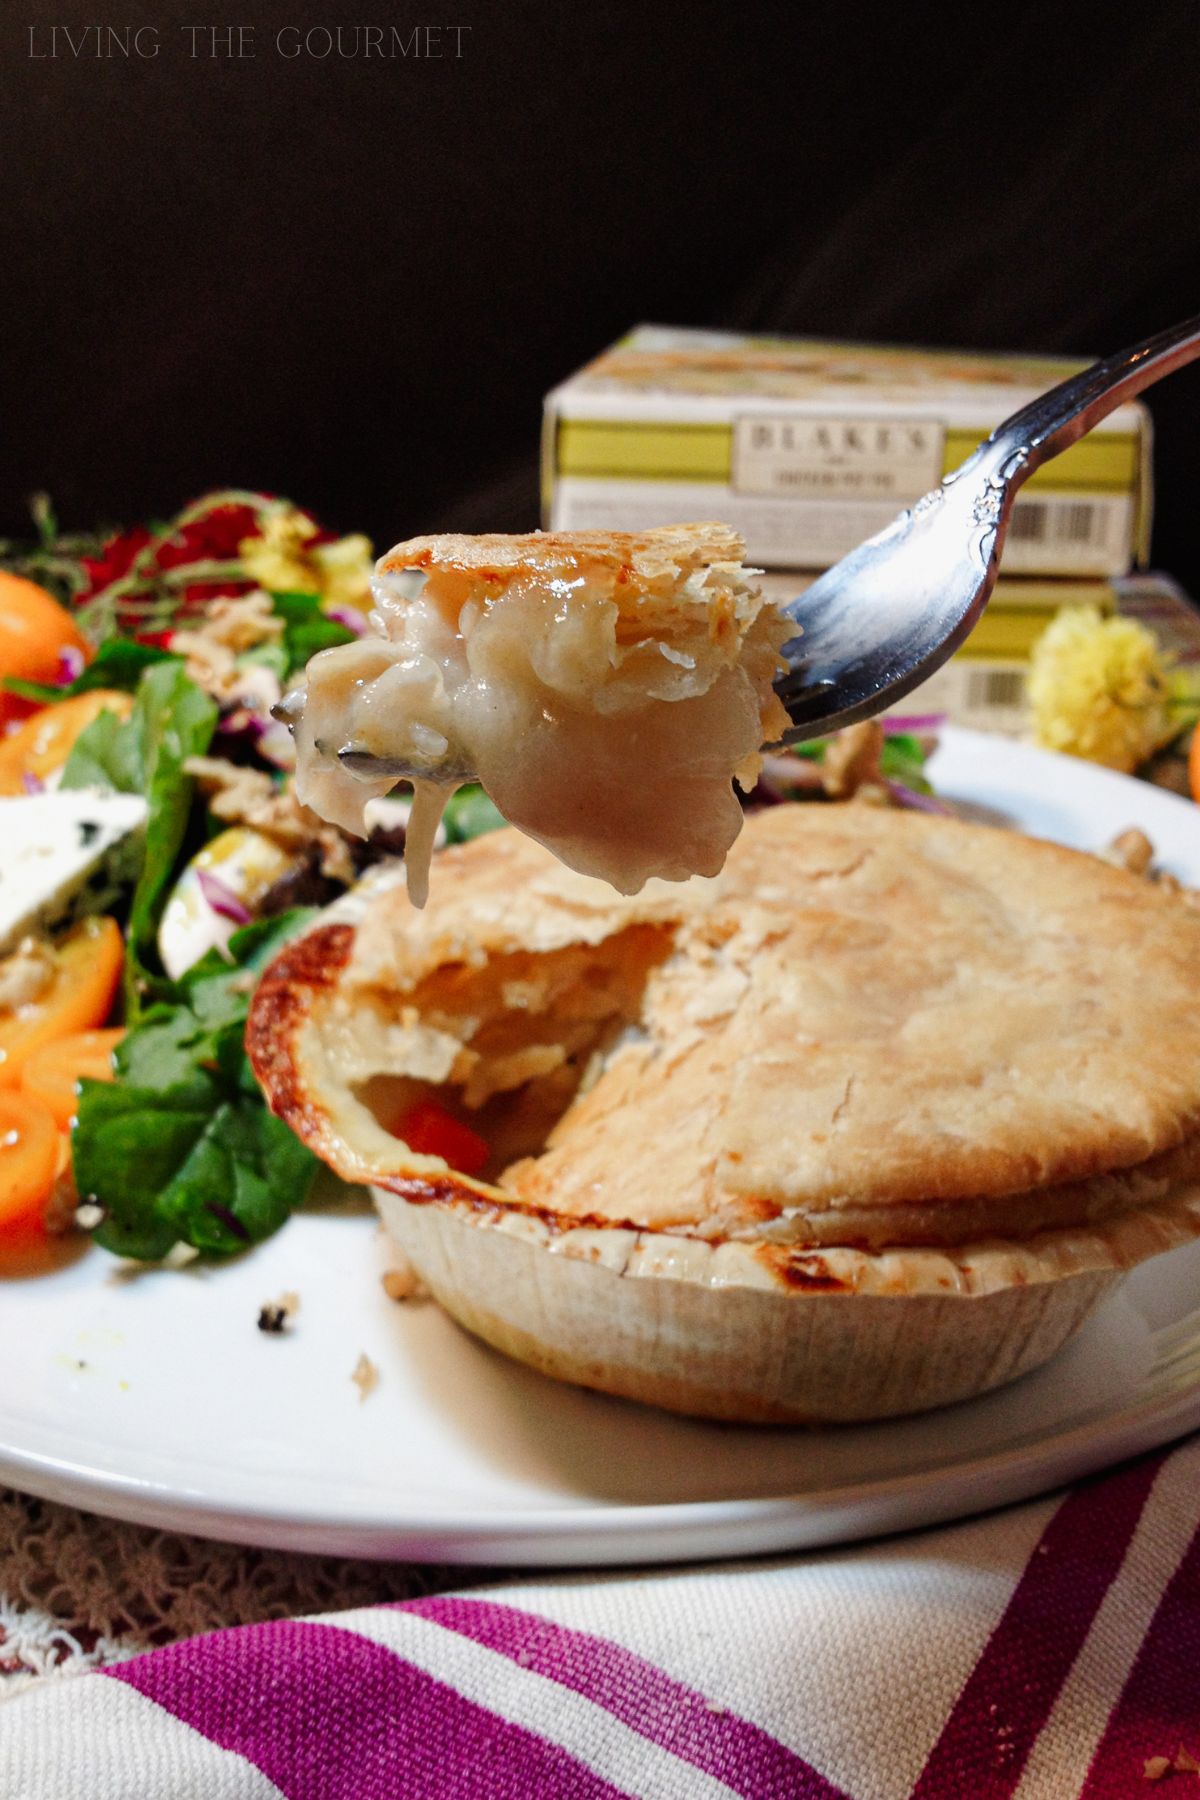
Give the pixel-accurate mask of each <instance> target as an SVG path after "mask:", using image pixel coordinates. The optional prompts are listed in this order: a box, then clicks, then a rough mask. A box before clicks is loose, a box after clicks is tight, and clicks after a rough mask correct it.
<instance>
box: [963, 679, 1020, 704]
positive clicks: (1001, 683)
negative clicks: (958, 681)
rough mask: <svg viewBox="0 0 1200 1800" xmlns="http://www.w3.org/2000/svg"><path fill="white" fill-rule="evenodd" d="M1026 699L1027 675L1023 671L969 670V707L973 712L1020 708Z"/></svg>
mask: <svg viewBox="0 0 1200 1800" xmlns="http://www.w3.org/2000/svg"><path fill="white" fill-rule="evenodd" d="M1024 699H1025V674H1024V671H1023V670H1022V669H968V670H967V706H968V708H969V709H970V710H971V711H972V712H975V711H985V712H986V711H989V710H991V709H994V708H997V707H1002V708H1005V709H1008V708H1011V707H1014V706H1020V705H1022V704H1023V702H1024Z"/></svg>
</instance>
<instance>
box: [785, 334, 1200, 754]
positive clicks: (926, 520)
mask: <svg viewBox="0 0 1200 1800" xmlns="http://www.w3.org/2000/svg"><path fill="white" fill-rule="evenodd" d="M1196 356H1200V317H1196V318H1194V319H1188V320H1186V321H1185V322H1184V323H1183V324H1182V325H1176V326H1175V327H1174V328H1173V329H1171V330H1170V331H1161V332H1159V333H1158V335H1157V336H1156V337H1151V338H1147V339H1146V340H1145V342H1144V343H1141V344H1135V345H1134V346H1133V348H1132V349H1130V350H1123V351H1121V353H1120V354H1119V355H1117V356H1110V357H1107V358H1106V359H1105V360H1104V361H1103V362H1098V363H1094V364H1093V365H1092V367H1091V368H1090V369H1084V370H1083V372H1082V373H1081V374H1079V375H1072V376H1071V377H1070V378H1069V379H1068V380H1067V381H1063V382H1060V383H1059V385H1058V386H1057V387H1053V388H1051V389H1050V390H1049V392H1047V393H1045V394H1042V395H1040V396H1039V397H1038V399H1036V400H1032V401H1030V403H1029V405H1028V406H1023V407H1022V408H1021V410H1020V412H1016V413H1014V414H1013V416H1012V418H1011V419H1006V420H1005V421H1004V423H1003V424H1002V425H998V426H997V427H996V429H995V431H993V433H992V435H991V436H990V437H989V438H988V439H987V440H986V441H985V442H984V443H982V444H980V446H979V448H978V450H975V451H973V452H972V453H971V455H970V456H969V457H968V458H967V460H966V462H965V463H963V465H962V467H961V468H959V469H956V470H955V472H954V474H953V475H947V477H946V479H945V481H944V482H943V483H942V485H941V487H938V488H934V490H933V492H932V493H931V494H926V495H925V497H924V499H923V500H918V501H917V503H916V505H915V506H912V507H910V508H909V509H908V511H906V512H902V513H901V514H900V516H899V518H897V519H893V520H892V523H891V524H890V525H888V526H886V527H885V528H884V530H883V531H880V532H877V533H876V535H875V536H874V537H872V538H868V539H867V541H866V543H865V544H860V545H859V546H858V548H857V550H852V551H851V552H850V554H849V555H848V556H844V557H843V558H842V560H841V562H839V563H835V564H834V566H833V568H832V569H829V570H827V571H826V573H825V574H824V575H822V576H820V577H819V578H818V580H816V581H815V582H814V583H813V585H812V586H811V587H810V588H808V589H807V590H806V592H805V593H803V594H802V595H801V596H800V598H799V599H798V600H794V601H793V602H792V603H791V605H790V606H789V607H788V608H787V612H788V614H789V615H790V616H791V617H792V618H794V619H795V621H796V624H797V625H798V626H799V627H800V633H801V635H799V636H797V637H795V638H793V639H792V640H791V641H790V643H787V644H785V645H784V649H783V653H784V656H785V657H786V658H787V662H788V670H787V673H786V674H785V675H782V676H780V678H779V680H778V681H777V682H776V684H775V687H776V692H777V693H778V694H779V697H780V699H781V700H782V701H783V704H784V706H785V707H786V708H787V710H788V714H789V716H790V718H791V721H792V728H791V730H790V731H787V732H785V734H784V739H783V741H784V742H785V743H788V744H797V743H801V742H802V741H803V740H804V739H805V738H811V737H820V736H823V735H824V734H825V733H826V732H828V731H836V730H837V729H838V727H839V726H842V725H852V724H853V723H854V721H855V720H856V719H866V718H870V716H871V715H872V714H873V713H878V712H882V711H883V709H884V707H885V706H890V705H891V704H892V703H893V701H896V700H899V699H902V698H903V696H904V695H905V694H907V693H908V692H909V691H910V690H911V689H912V688H914V687H916V686H917V685H918V684H919V683H920V682H922V681H924V680H925V679H926V678H927V677H928V676H929V675H931V674H932V673H933V671H934V670H935V669H936V668H938V667H939V666H940V665H941V664H942V663H944V662H945V661H946V659H947V658H948V657H950V656H951V655H953V653H954V651H955V650H957V649H958V646H959V645H960V644H961V643H962V641H963V639H964V638H965V637H966V636H967V634H968V633H969V632H970V631H971V629H972V627H973V626H974V625H976V624H977V623H978V621H979V617H980V614H981V613H982V612H983V609H984V607H985V606H986V605H987V601H988V596H989V595H990V593H991V591H992V587H993V585H994V583H995V580H996V570H997V567H998V565H999V561H1000V552H1001V549H1002V548H1003V545H1004V534H1005V532H1006V530H1007V528H1008V521H1009V518H1010V516H1011V514H1012V509H1013V501H1014V500H1015V499H1016V495H1017V490H1018V488H1019V487H1020V486H1021V484H1022V482H1024V481H1027V480H1028V478H1029V476H1030V475H1032V474H1033V471H1034V470H1035V469H1037V468H1040V467H1041V465H1042V464H1043V463H1044V462H1048V461H1049V460H1050V458H1051V457H1052V456H1057V455H1058V454H1059V452H1060V451H1062V450H1065V449H1067V447H1068V446H1069V445H1070V444H1073V443H1075V441H1076V439H1077V438H1081V437H1082V436H1083V435H1084V433H1085V432H1086V431H1089V430H1090V429H1091V427H1092V426H1093V425H1094V424H1096V422H1097V420H1099V419H1103V418H1105V417H1106V415H1107V414H1108V413H1110V412H1113V411H1114V410H1115V409H1116V407H1118V406H1119V405H1120V404H1121V402H1122V401H1123V400H1129V399H1132V398H1133V396H1134V395H1135V394H1140V393H1141V391H1142V389H1143V388H1146V387H1149V386H1150V385H1151V383H1152V382H1155V381H1160V380H1161V379H1162V377H1163V376H1164V375H1169V374H1170V373H1171V371H1172V370H1173V369H1178V368H1181V367H1182V365H1183V364H1184V363H1188V362H1191V361H1192V359H1193V358H1194V357H1196Z"/></svg>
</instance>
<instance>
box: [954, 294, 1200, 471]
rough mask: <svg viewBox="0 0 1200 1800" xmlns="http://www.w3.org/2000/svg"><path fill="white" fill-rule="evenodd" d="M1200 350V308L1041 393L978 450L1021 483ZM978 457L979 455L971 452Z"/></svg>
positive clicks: (981, 457) (997, 429)
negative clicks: (1119, 407)
mask: <svg viewBox="0 0 1200 1800" xmlns="http://www.w3.org/2000/svg"><path fill="white" fill-rule="evenodd" d="M1197 356H1200V314H1198V315H1197V316H1196V317H1194V318H1191V319H1185V320H1184V322H1183V323H1182V324H1181V325H1174V326H1172V327H1171V328H1170V329H1169V330H1167V331H1159V332H1156V333H1155V335H1154V336H1153V337H1149V338H1146V339H1145V340H1144V342H1142V343H1140V344H1134V345H1133V346H1132V347H1131V348H1130V349H1128V350H1121V351H1118V353H1117V354H1116V355H1115V356H1106V357H1105V358H1104V359H1103V361H1102V362H1098V363H1093V364H1092V366H1091V367H1090V368H1088V369H1083V370H1082V371H1081V372H1080V373H1079V374H1078V375H1071V376H1069V377H1068V379H1067V380H1066V381H1062V382H1060V383H1059V384H1058V386H1057V387H1053V388H1051V389H1050V390H1049V391H1048V392H1047V393H1045V394H1040V395H1039V396H1038V398H1037V399H1036V400H1031V401H1030V403H1029V405H1028V406H1023V407H1022V408H1021V410H1020V412H1016V413H1014V414H1013V415H1012V417H1011V418H1010V419H1005V420H1004V422H1003V424H1001V425H997V427H996V429H995V431H993V432H992V435H991V436H990V437H989V438H988V440H987V442H986V443H985V444H981V445H980V447H979V450H978V451H977V452H976V456H978V457H979V458H980V459H981V460H982V461H986V462H988V463H990V464H991V465H992V466H993V467H994V466H995V465H996V463H997V462H1000V463H1001V464H1002V479H1003V480H1004V481H1006V482H1009V483H1011V484H1012V486H1013V487H1017V486H1019V485H1020V483H1021V482H1023V481H1024V480H1025V479H1026V478H1027V477H1028V476H1030V475H1032V474H1033V471H1034V470H1035V469H1036V468H1038V467H1039V466H1040V465H1041V464H1042V463H1044V462H1048V461H1049V459H1050V458H1051V457H1052V456H1057V455H1058V454H1059V452H1060V451H1061V450H1065V449H1066V448H1067V446H1068V445H1069V444H1073V443H1074V442H1075V441H1076V439H1077V438H1081V437H1082V436H1083V435H1084V433H1085V432H1087V431H1090V430H1091V428H1092V426H1093V425H1095V424H1096V423H1097V421H1098V420H1100V419H1103V418H1106V417H1107V416H1108V414H1109V413H1110V412H1114V411H1115V410H1116V408H1117V407H1118V406H1120V405H1121V403H1122V402H1123V401H1125V400H1132V399H1133V397H1134V395H1135V394H1140V393H1141V391H1142V389H1143V388H1147V387H1150V386H1151V384H1152V383H1153V382H1156V381H1161V379H1162V377H1163V376H1164V375H1169V374H1171V372H1172V370H1174V369H1180V368H1182V367H1183V365H1184V364H1185V363H1189V362H1192V361H1193V360H1194V359H1195V358H1196V357H1197ZM971 461H974V458H971Z"/></svg>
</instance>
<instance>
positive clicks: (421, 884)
mask: <svg viewBox="0 0 1200 1800" xmlns="http://www.w3.org/2000/svg"><path fill="white" fill-rule="evenodd" d="M684 530H685V528H678V531H679V532H680V533H682V532H683V531H684ZM649 536H650V537H653V536H654V534H649ZM521 541H522V543H526V544H528V545H530V546H532V548H531V549H530V551H529V554H528V557H527V559H526V560H525V561H523V562H518V563H517V564H516V565H515V566H504V567H500V568H495V569H491V568H480V567H462V566H452V565H450V564H444V565H437V564H435V565H434V566H433V567H431V568H429V569H427V570H426V569H405V568H402V567H392V566H391V564H392V562H393V561H394V559H395V557H396V556H397V552H393V553H392V558H390V559H385V561H386V562H387V564H388V566H387V567H383V566H382V565H381V572H380V574H379V575H378V577H377V580H376V583H375V587H374V595H375V603H376V604H375V611H374V612H373V613H372V615H371V618H372V625H373V627H374V629H375V632H376V634H377V635H375V636H372V637H367V638H362V639H360V640H358V641H357V642H355V643H353V644H348V645H345V646H342V647H339V648H337V649H332V650H325V651H322V652H321V653H320V654H319V655H317V656H315V657H313V659H312V661H311V662H310V663H309V665H308V669H307V673H306V683H305V688H304V691H303V694H302V695H301V694H299V693H298V694H297V695H296V696H295V697H293V699H292V701H291V703H290V716H291V718H292V720H293V723H294V730H295V737H296V747H297V773H296V790H297V793H298V795H299V797H300V799H301V800H302V801H303V802H304V803H305V804H306V805H308V806H310V807H312V809H313V810H314V811H315V812H317V813H319V814H320V815H321V816H322V817H323V818H326V819H329V820H331V821H332V822H333V823H335V824H337V825H340V826H342V827H343V828H344V829H346V830H348V831H351V832H356V833H360V834H361V833H362V831H363V808H364V806H365V804H366V803H367V801H368V800H370V799H372V798H375V797H376V796H379V795H382V794H385V793H388V792H389V791H390V790H391V789H392V788H393V787H394V785H395V784H396V781H397V779H400V778H402V779H405V780H409V781H411V782H412V784H413V789H414V796H415V799H414V807H413V812H412V817H411V819H410V822H409V827H408V842H407V846H406V863H407V880H408V888H409V896H410V898H411V899H412V901H413V902H414V904H415V905H418V906H420V905H422V904H423V903H424V900H425V897H426V893H427V889H428V871H429V856H430V852H431V850H432V846H433V839H434V833H435V832H436V829H437V824H438V820H439V818H440V816H441V812H442V809H443V807H444V806H445V803H446V800H447V799H448V797H449V796H450V794H451V793H453V791H454V789H455V787H457V786H459V785H460V784H461V783H463V782H464V781H468V780H478V781H479V782H481V783H482V785H483V786H484V788H485V789H486V790H487V792H488V794H489V795H490V796H491V798H492V800H493V801H494V802H495V804H496V806H497V807H498V808H499V810H500V811H501V812H502V813H503V814H504V816H505V818H507V819H509V820H510V821H511V822H512V823H513V824H514V825H516V826H518V827H519V828H520V829H521V830H522V831H524V832H526V833H528V834H529V835H530V836H531V837H534V838H536V839H538V840H539V841H540V842H541V843H543V844H545V845H546V846H547V848H549V849H550V850H552V851H553V852H554V854H555V855H556V856H557V857H559V858H560V859H561V861H563V862H564V863H566V864H568V865H569V866H570V867H571V868H574V869H578V870H580V871H581V872H582V873H584V874H588V875H596V876H599V877H600V878H601V879H603V880H605V881H607V882H609V883H610V884H611V885H612V886H613V887H614V888H616V889H617V890H618V891H619V892H621V893H625V894H633V893H636V892H638V890H639V889H640V888H641V887H642V886H643V885H644V883H645V882H646V881H647V880H648V879H650V878H651V877H652V876H658V877H661V878H664V879H666V880H670V881H680V880H684V879H686V877H688V876H689V875H694V874H702V875H714V874H716V873H717V871H718V870H719V869H720V868H721V866H722V864H723V862H724V860H725V856H726V853H727V851H728V849H729V847H730V845H731V844H732V843H733V840H734V838H735V837H736V836H737V834H738V832H739V830H740V829H741V808H740V806H739V804H738V800H737V796H736V794H735V793H734V790H733V782H734V780H735V779H736V781H737V782H738V783H739V784H740V785H741V786H742V787H743V788H747V787H750V786H752V785H753V783H754V780H755V779H756V777H757V773H758V769H759V766H760V757H759V752H760V749H761V746H762V745H763V744H764V743H769V742H773V741H776V740H778V738H779V737H780V736H781V735H782V733H783V732H784V730H786V728H787V725H788V720H787V716H786V714H785V713H784V711H783V708H782V706H781V704H780V702H779V700H778V698H777V697H776V695H775V693H774V690H773V683H774V680H775V678H776V676H777V674H778V673H779V670H780V667H781V660H780V647H781V645H782V643H783V642H784V641H785V640H786V639H787V638H788V637H789V636H791V635H793V634H794V631H795V627H794V626H793V625H792V624H791V622H790V621H789V620H788V619H787V618H786V617H785V616H784V615H783V614H781V613H780V612H779V611H778V610H777V609H776V608H775V607H774V606H773V605H770V604H768V603H767V602H765V601H764V600H763V598H762V596H761V595H760V594H759V593H758V591H757V589H756V588H755V587H754V586H753V584H752V582H751V581H750V579H749V577H748V575H747V573H746V571H745V570H743V569H742V568H741V566H740V564H739V563H737V562H736V561H710V562H707V563H705V564H704V565H703V566H701V567H699V568H696V567H691V568H688V567H686V566H684V565H683V564H682V563H681V564H679V565H670V564H668V565H667V566H666V567H665V569H664V567H663V566H661V564H659V565H656V566H655V568H654V569H653V570H652V571H651V572H649V573H646V574H639V573H638V572H637V565H636V559H635V558H634V559H631V560H626V561H622V560H621V558H620V557H619V556H618V555H616V554H613V553H609V554H607V555H605V554H603V553H602V552H601V551H599V550H596V549H595V548H594V547H592V548H591V549H582V548H581V549H580V550H579V551H578V552H577V553H574V554H572V553H568V552H567V551H564V550H563V549H562V548H561V546H562V544H563V542H564V540H563V539H561V538H556V539H552V540H548V541H549V542H551V543H552V544H553V545H555V546H556V549H555V551H554V554H553V556H552V555H551V553H550V551H548V550H546V551H540V550H539V547H538V540H537V538H536V537H531V538H529V539H527V540H521ZM731 546H732V547H733V549H734V550H735V551H737V550H740V543H739V541H738V540H736V539H732V538H728V537H726V538H725V539H724V540H723V548H725V549H728V548H729V547H731ZM693 560H695V559H694V558H693Z"/></svg>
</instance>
